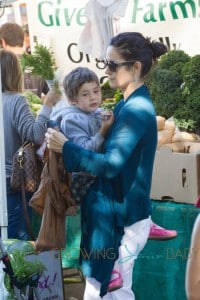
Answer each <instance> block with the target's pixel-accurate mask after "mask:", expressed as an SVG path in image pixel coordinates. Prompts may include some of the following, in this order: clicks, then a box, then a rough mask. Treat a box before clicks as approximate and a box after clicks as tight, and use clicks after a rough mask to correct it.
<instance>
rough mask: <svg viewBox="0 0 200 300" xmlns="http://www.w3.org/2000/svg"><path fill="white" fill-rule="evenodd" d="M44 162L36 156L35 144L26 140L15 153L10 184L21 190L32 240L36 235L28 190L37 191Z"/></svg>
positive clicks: (13, 187) (14, 188) (27, 225)
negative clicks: (27, 194)
mask: <svg viewBox="0 0 200 300" xmlns="http://www.w3.org/2000/svg"><path fill="white" fill-rule="evenodd" d="M41 169H42V163H41V162H40V161H39V159H38V158H37V156H36V149H35V145H34V144H33V143H30V142H25V143H24V144H23V145H22V146H21V147H20V148H19V149H18V150H17V152H16V153H15V154H14V155H13V170H12V176H11V180H10V185H11V187H12V189H13V190H16V191H21V200H22V206H23V212H24V218H25V222H26V227H27V230H28V233H29V235H30V237H31V238H32V240H35V236H34V234H33V231H32V227H31V222H30V220H29V216H28V210H27V203H26V192H31V193H33V192H35V191H36V190H37V188H38V186H39V183H40V174H41Z"/></svg>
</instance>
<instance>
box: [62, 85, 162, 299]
mask: <svg viewBox="0 0 200 300" xmlns="http://www.w3.org/2000/svg"><path fill="white" fill-rule="evenodd" d="M114 116H115V121H114V123H113V125H112V127H111V129H110V131H109V133H108V135H107V137H106V139H105V142H104V145H103V153H96V152H92V151H90V150H86V149H83V148H81V147H79V146H76V145H75V144H73V143H72V142H70V141H68V142H66V143H65V144H64V146H63V156H64V163H65V168H66V169H67V170H68V171H69V172H78V171H86V172H90V173H92V174H93V175H95V176H96V181H95V183H94V185H93V186H92V187H91V188H90V190H89V191H88V193H87V195H86V196H85V198H84V200H83V202H82V203H81V218H82V221H81V222H82V223H81V226H82V228H81V229H82V236H81V251H80V260H81V264H82V268H83V272H84V274H85V275H86V276H88V277H94V278H95V279H96V280H98V281H99V282H101V293H100V296H101V297H102V296H103V295H105V294H106V291H107V286H108V282H109V279H110V276H111V273H112V269H113V266H114V262H115V260H116V259H117V258H118V248H119V246H120V241H121V239H122V235H123V229H124V227H125V226H129V225H132V224H134V223H135V222H137V221H140V220H143V219H145V218H148V217H149V215H151V203H150V196H149V195H150V189H151V179H152V170H153V162H154V156H155V151H156V145H157V123H156V116H155V110H154V107H153V104H152V100H151V97H150V95H149V92H148V90H147V88H146V86H144V85H143V86H141V87H140V88H138V89H137V90H136V91H134V92H133V93H132V94H131V95H130V96H129V98H128V99H127V100H126V101H124V100H121V101H120V102H119V103H118V105H117V106H116V108H115V110H114Z"/></svg>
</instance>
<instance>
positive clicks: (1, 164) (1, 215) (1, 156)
mask: <svg viewBox="0 0 200 300" xmlns="http://www.w3.org/2000/svg"><path fill="white" fill-rule="evenodd" d="M0 226H1V238H2V240H5V239H7V226H8V215H7V195H6V173H5V144H4V126H3V101H2V82H1V65H0Z"/></svg>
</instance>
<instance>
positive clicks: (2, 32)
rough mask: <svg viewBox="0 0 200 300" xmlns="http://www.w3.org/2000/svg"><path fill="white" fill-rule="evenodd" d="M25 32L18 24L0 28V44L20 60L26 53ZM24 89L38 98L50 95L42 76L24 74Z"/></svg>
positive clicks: (8, 24) (28, 72) (5, 25)
mask: <svg viewBox="0 0 200 300" xmlns="http://www.w3.org/2000/svg"><path fill="white" fill-rule="evenodd" d="M24 37H25V35H24V31H23V29H22V27H21V26H20V25H18V24H17V23H11V22H7V23H5V24H3V25H1V26H0V44H1V47H2V48H3V49H6V50H9V51H12V52H13V53H15V54H16V55H17V56H18V57H19V58H20V56H21V55H22V54H23V53H24V51H25V49H24ZM24 89H25V90H31V91H33V92H34V93H35V94H36V95H37V96H38V97H40V98H41V97H42V98H43V95H46V94H47V93H48V90H49V88H48V85H47V83H46V81H45V80H44V79H43V78H41V76H36V75H32V74H31V73H30V71H26V72H25V73H24Z"/></svg>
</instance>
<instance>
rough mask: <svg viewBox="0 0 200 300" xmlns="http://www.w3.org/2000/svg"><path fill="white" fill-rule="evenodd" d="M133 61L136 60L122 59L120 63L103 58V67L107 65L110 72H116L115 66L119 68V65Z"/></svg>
mask: <svg viewBox="0 0 200 300" xmlns="http://www.w3.org/2000/svg"><path fill="white" fill-rule="evenodd" d="M134 62H136V60H129V61H123V62H121V63H115V62H114V61H112V60H110V61H108V60H104V64H105V67H108V68H109V69H110V71H111V72H117V68H119V67H121V66H126V65H130V64H132V63H134Z"/></svg>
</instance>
